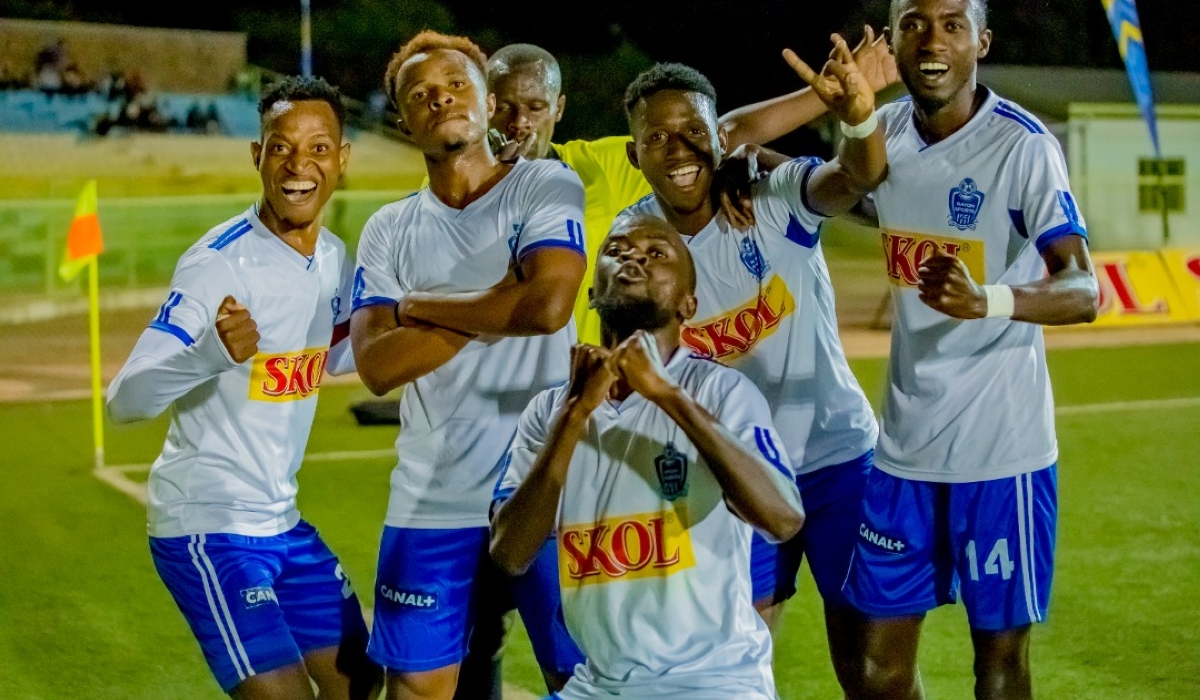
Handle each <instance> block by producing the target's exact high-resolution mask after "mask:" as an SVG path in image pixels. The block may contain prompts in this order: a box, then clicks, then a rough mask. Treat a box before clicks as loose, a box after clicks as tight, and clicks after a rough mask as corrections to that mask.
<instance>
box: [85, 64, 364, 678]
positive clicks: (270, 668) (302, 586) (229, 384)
mask: <svg viewBox="0 0 1200 700" xmlns="http://www.w3.org/2000/svg"><path fill="white" fill-rule="evenodd" d="M259 113H260V114H261V115H262V137H261V141H260V142H256V143H254V144H252V146H251V149H250V151H251V154H252V155H253V157H254V164H255V166H256V167H257V168H258V171H259V174H260V175H261V177H262V184H263V193H262V197H261V198H260V199H259V201H258V202H257V203H256V204H255V205H254V206H253V207H251V208H250V209H249V210H248V211H246V212H244V213H243V214H241V215H239V216H236V217H234V218H233V219H230V220H229V221H227V222H225V223H223V224H221V225H220V226H217V227H216V228H214V229H212V231H210V232H209V233H208V234H207V235H206V236H204V237H203V238H201V239H200V241H199V242H197V243H196V244H195V245H193V246H192V247H191V248H190V249H189V250H188V251H187V252H186V253H185V254H184V255H183V257H182V258H180V260H179V265H178V267H177V268H176V270H175V277H174V279H173V280H172V282H171V292H170V294H169V295H168V297H167V301H166V303H164V304H163V305H162V308H160V309H159V312H158V315H157V316H156V317H155V319H154V321H153V322H152V323H151V324H150V327H149V328H148V329H147V330H146V331H145V332H144V333H143V334H142V337H141V338H140V339H139V340H138V342H137V345H136V347H134V349H133V353H132V354H131V355H130V357H129V360H128V361H127V362H126V363H125V366H124V367H123V368H122V369H121V372H120V374H118V375H117V377H116V379H114V380H113V383H112V385H111V386H110V387H109V391H108V412H109V415H110V416H111V417H112V419H113V420H114V421H116V422H118V423H124V422H127V421H132V420H143V419H148V418H153V417H154V416H157V415H158V414H159V413H161V412H162V411H163V410H165V409H166V408H167V407H168V406H169V407H170V415H171V424H170V428H169V429H168V432H167V440H166V444H165V445H164V446H163V450H162V454H161V455H159V457H158V459H157V460H156V461H155V462H154V465H153V466H152V467H151V469H150V479H149V482H148V483H147V490H148V494H149V531H150V551H151V553H152V555H153V558H154V564H155V567H156V568H157V569H158V573H159V576H161V577H162V579H163V582H164V583H165V584H166V585H167V589H168V590H170V592H171V595H172V596H173V597H174V598H175V602H176V603H177V604H178V605H179V609H180V610H181V611H182V612H183V615H184V617H185V618H187V621H188V624H189V625H190V626H191V628H192V632H193V633H194V634H195V635H196V638H197V640H198V641H199V642H200V647H201V649H202V650H203V651H204V657H205V659H206V660H207V661H208V664H209V667H210V668H211V669H212V672H213V674H214V675H215V676H216V678H217V681H218V682H219V683H220V685H221V688H222V690H224V691H225V692H227V693H229V694H230V695H232V696H233V697H235V698H247V699H250V698H255V699H256V698H279V699H281V700H282V699H284V698H286V699H289V700H291V699H293V698H312V697H314V695H313V690H312V685H311V682H310V680H309V679H310V678H311V679H312V680H313V681H316V684H317V688H318V690H319V692H320V696H321V697H322V698H346V699H349V698H371V697H374V696H375V695H377V694H378V689H379V684H380V681H381V674H380V671H379V668H378V667H377V666H375V665H374V664H373V663H371V662H370V661H369V660H368V659H367V656H366V643H367V628H366V625H365V624H364V622H363V616H362V610H361V609H360V608H359V603H358V598H357V596H356V595H355V594H354V592H353V590H352V589H351V587H350V582H349V581H348V580H347V579H346V575H345V573H344V572H343V571H342V567H341V565H340V564H339V563H338V560H337V558H336V557H335V556H334V555H333V553H332V552H330V551H329V548H328V547H326V546H325V543H324V542H322V541H321V538H320V537H319V536H318V534H317V531H316V530H315V529H314V528H313V527H312V526H311V525H309V524H308V523H307V522H305V521H304V520H303V519H301V517H300V513H299V511H297V509H296V472H297V471H298V470H299V469H300V463H301V460H302V459H303V456H304V447H305V445H306V444H307V442H308V434H309V430H310V428H311V427H312V421H313V415H314V413H315V411H316V407H317V393H318V391H319V389H320V386H321V378H322V376H323V374H324V373H325V372H326V371H328V372H330V373H335V374H336V373H341V372H348V371H351V370H353V357H352V356H351V353H350V347H349V341H348V340H347V339H346V335H347V324H348V321H349V314H350V300H349V293H350V288H349V287H350V284H349V282H350V279H351V275H350V270H351V269H352V267H351V265H350V264H349V263H348V262H347V258H346V250H345V246H343V245H342V242H341V241H340V240H338V239H337V238H336V237H334V236H333V235H332V234H331V233H329V231H327V230H326V229H324V228H322V227H321V211H322V209H323V208H324V206H325V204H326V202H328V201H329V198H330V196H331V195H332V194H333V192H334V189H335V188H336V186H337V182H338V178H339V176H340V175H341V173H342V171H343V169H344V168H345V166H346V161H347V159H348V158H349V156H350V145H349V144H348V143H345V142H344V141H343V131H342V128H343V125H344V120H345V114H346V111H345V107H344V106H343V104H342V101H341V96H340V95H339V94H338V92H337V91H336V90H335V89H334V88H332V87H330V86H329V84H328V83H326V82H325V81H323V80H320V79H311V78H289V79H285V80H283V81H281V82H280V83H278V84H276V85H275V86H273V87H272V88H271V89H270V90H269V91H268V92H267V94H266V95H264V96H263V98H262V100H261V102H260V104H259Z"/></svg>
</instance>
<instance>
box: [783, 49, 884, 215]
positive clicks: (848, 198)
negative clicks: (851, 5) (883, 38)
mask: <svg viewBox="0 0 1200 700" xmlns="http://www.w3.org/2000/svg"><path fill="white" fill-rule="evenodd" d="M832 39H833V51H831V52H830V54H829V60H828V61H827V62H826V63H825V66H824V67H823V68H822V69H821V72H820V73H816V72H814V71H813V70H812V69H811V68H809V67H808V65H807V64H805V63H804V61H802V60H800V58H799V57H798V56H797V55H796V54H795V53H794V52H792V51H791V50H790V49H785V50H784V58H785V59H786V60H787V62H788V65H790V66H791V67H792V69H793V70H795V71H796V73H797V74H798V75H799V76H800V77H801V78H803V79H804V80H805V82H807V83H808V84H809V85H811V86H812V88H813V92H814V93H816V94H817V95H818V96H819V97H820V98H821V101H822V102H824V103H825V105H826V106H828V107H829V109H830V111H832V112H833V113H834V114H835V115H836V116H837V118H838V119H840V120H841V122H842V132H843V134H844V135H845V137H846V138H844V139H842V142H841V143H840V144H839V145H838V153H837V157H836V158H834V159H833V160H831V161H829V162H828V163H823V164H822V165H820V166H818V167H817V169H816V171H814V172H813V174H812V177H810V178H809V179H808V193H807V194H808V201H810V202H812V205H813V207H814V208H816V209H817V210H818V211H820V212H821V213H822V214H826V215H828V216H835V215H837V214H844V213H846V212H848V211H850V210H851V209H853V208H854V206H855V205H856V204H858V202H859V201H860V200H861V199H862V198H863V196H864V195H866V194H867V193H868V192H870V191H872V190H874V189H875V188H876V187H877V186H878V185H879V183H881V182H883V180H884V178H885V177H887V143H886V141H885V139H884V133H883V128H882V126H881V125H880V124H879V119H878V117H876V116H875V92H874V90H872V89H871V85H870V81H868V80H867V79H866V77H865V76H864V75H863V74H862V71H861V69H860V68H859V66H858V64H857V63H856V62H855V60H854V56H853V55H851V53H850V49H848V48H847V47H846V42H845V40H844V39H842V38H841V37H840V36H838V35H837V34H834V35H833V36H832Z"/></svg>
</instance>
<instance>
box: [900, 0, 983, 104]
mask: <svg viewBox="0 0 1200 700" xmlns="http://www.w3.org/2000/svg"><path fill="white" fill-rule="evenodd" d="M971 1H972V0H902V1H901V2H898V3H897V4H896V6H895V8H894V10H893V12H892V27H891V35H892V52H893V53H894V54H895V55H896V63H897V65H898V67H899V69H900V77H901V79H903V80H904V85H905V86H906V87H907V88H908V91H909V92H911V93H912V96H913V100H914V101H915V102H916V103H917V106H919V107H920V108H921V109H922V111H924V112H925V113H926V114H933V113H935V112H937V111H939V110H940V109H941V108H943V107H945V106H946V105H949V104H952V103H956V102H958V101H960V100H965V101H967V102H968V103H969V102H970V100H972V99H973V97H974V92H975V72H976V67H977V65H978V62H979V59H981V58H983V57H984V56H986V55H987V52H988V47H989V46H990V45H991V41H992V33H991V31H990V30H988V29H984V28H983V27H982V26H980V24H979V20H980V17H979V14H980V13H979V12H973V11H972V6H971Z"/></svg>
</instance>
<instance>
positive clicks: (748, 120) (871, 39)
mask: <svg viewBox="0 0 1200 700" xmlns="http://www.w3.org/2000/svg"><path fill="white" fill-rule="evenodd" d="M854 60H855V61H856V62H857V64H858V66H859V68H860V69H861V71H862V73H863V75H865V76H866V77H867V79H868V80H869V81H870V84H871V89H872V90H874V91H875V92H878V91H880V90H882V89H884V88H886V87H887V86H889V85H892V84H894V83H896V82H898V81H899V80H900V74H899V73H898V72H897V70H896V59H895V57H893V56H892V54H891V52H890V51H888V45H887V39H886V36H885V35H883V34H881V35H880V36H879V38H878V39H877V38H875V30H873V29H871V27H869V26H867V27H864V28H863V38H862V41H860V42H859V44H858V46H856V47H855V48H854ZM827 110H828V108H827V107H826V106H825V103H824V102H823V101H822V100H821V98H820V97H819V96H818V95H817V94H816V93H814V92H813V89H812V88H811V87H806V88H802V89H800V90H797V91H795V92H792V93H788V94H786V95H781V96H779V97H774V98H771V99H769V100H764V101H762V102H756V103H754V104H750V105H746V106H745V107H739V108H738V109H735V110H733V111H732V112H728V113H727V114H723V115H721V119H720V125H721V126H723V127H724V128H725V131H726V133H727V134H728V136H729V149H730V150H733V149H735V148H737V147H738V146H741V145H744V144H748V143H770V142H771V141H774V140H775V139H777V138H779V137H781V136H784V135H785V134H790V133H791V132H793V131H795V130H796V129H799V128H800V127H802V126H804V125H805V124H807V123H809V122H810V121H812V120H813V119H816V118H817V117H819V116H821V115H823V114H825V112H826V111H827Z"/></svg>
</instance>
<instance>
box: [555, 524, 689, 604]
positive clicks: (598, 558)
mask: <svg viewBox="0 0 1200 700" xmlns="http://www.w3.org/2000/svg"><path fill="white" fill-rule="evenodd" d="M695 565H696V558H695V556H694V555H693V553H692V538H691V535H690V534H688V531H687V523H686V522H684V518H683V517H681V515H680V514H679V513H677V512H676V511H670V510H668V511H662V512H658V513H641V514H638V515H625V516H621V517H618V518H611V519H609V520H605V521H604V522H601V523H591V524H587V525H569V526H565V527H562V528H560V530H559V534H558V573H559V580H560V582H561V583H562V585H563V586H564V587H567V586H583V585H587V584H592V583H612V582H613V581H630V580H634V579H640V578H651V577H656V578H661V577H665V576H670V575H671V574H674V573H677V572H679V571H683V570H684V569H690V568H691V567H693V566H695Z"/></svg>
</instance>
